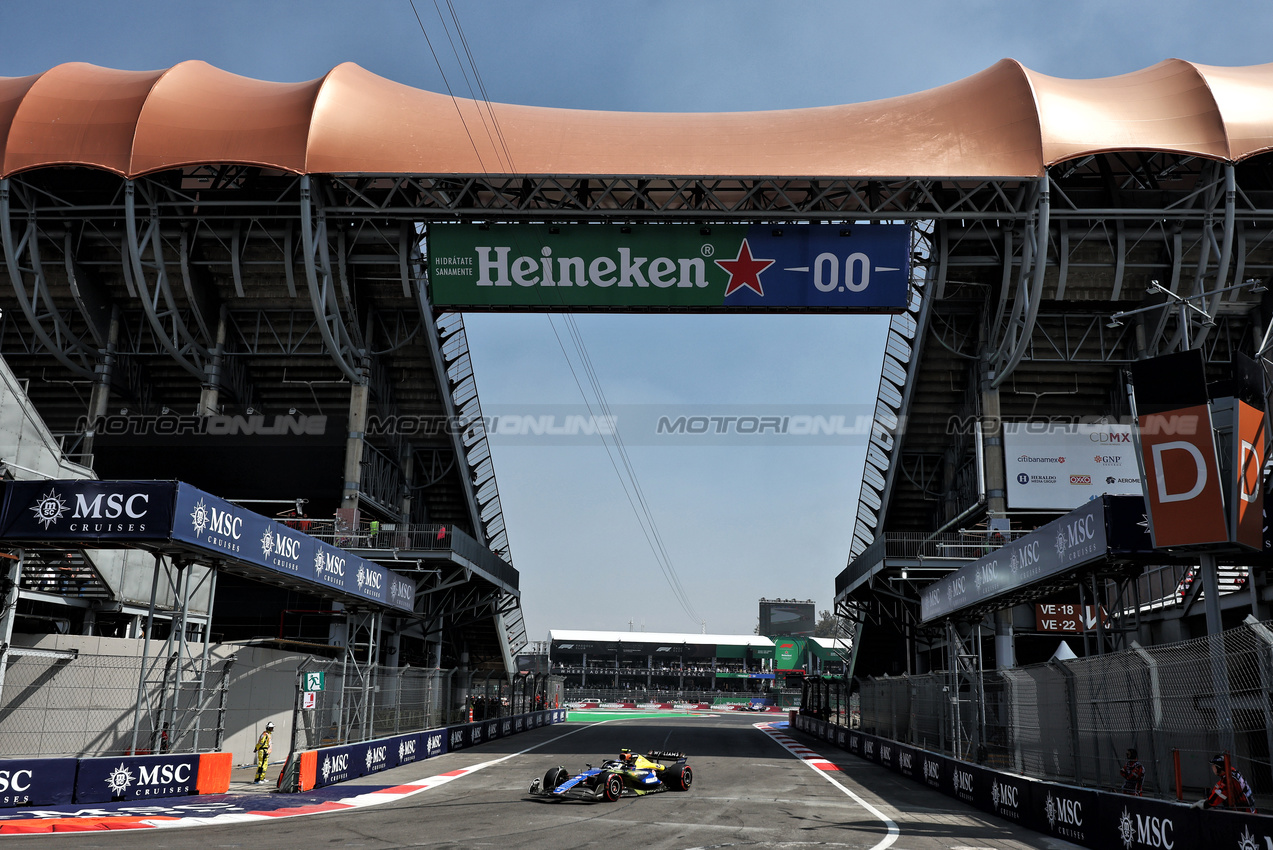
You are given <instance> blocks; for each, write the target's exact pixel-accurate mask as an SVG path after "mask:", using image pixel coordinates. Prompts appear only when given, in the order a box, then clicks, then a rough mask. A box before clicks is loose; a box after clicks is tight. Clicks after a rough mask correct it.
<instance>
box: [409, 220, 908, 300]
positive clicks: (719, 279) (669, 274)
mask: <svg viewBox="0 0 1273 850" xmlns="http://www.w3.org/2000/svg"><path fill="white" fill-rule="evenodd" d="M428 250H429V288H430V297H431V298H432V301H433V304H434V306H436V307H447V308H462V309H466V310H484V309H485V310H499V309H512V310H543V311H550V310H589V309H592V310H625V309H628V310H640V311H644V310H673V311H681V310H684V311H706V310H725V311H738V312H748V311H751V312H764V311H768V310H815V311H829V312H841V313H870V312H900V311H901V310H903V309H905V307H906V302H907V296H908V285H909V282H910V227H909V226H908V225H902V224H873V225H853V226H852V227H841V226H838V225H829V224H827V225H824V224H809V225H781V226H778V227H775V226H773V225H760V224H751V225H747V224H737V225H712V226H711V227H702V226H699V225H695V224H637V225H631V226H619V225H612V224H576V225H560V226H549V225H541V224H522V225H519V224H509V225H466V224H456V225H433V226H431V227H430V228H429V235H428Z"/></svg>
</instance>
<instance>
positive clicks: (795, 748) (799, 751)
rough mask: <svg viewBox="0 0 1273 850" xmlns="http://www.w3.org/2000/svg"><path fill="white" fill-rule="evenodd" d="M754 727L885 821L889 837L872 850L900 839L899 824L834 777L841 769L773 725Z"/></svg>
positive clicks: (878, 849) (766, 724)
mask: <svg viewBox="0 0 1273 850" xmlns="http://www.w3.org/2000/svg"><path fill="white" fill-rule="evenodd" d="M753 725H754V726H755V727H756V728H757V729H759V730H760V731H761V732H764V733H765V734H766V735H768V736H769V737H770V738H772V739H773V740H774V741H775V742H777V744H778V746H780V747H782V748H783V749H784V750H786V751H787V752H789V753H791V754H792V755H793V756H795V757H796V758H798V759H800V760H801V761H802V762H804V763H805V764H807V765H809V768H810V769H811V770H814V771H816V772H817V773H818V775H820V776H821V777H822V778H823V779H825V780H826V781H827V782H830V783H831V784H832V785H834V786H835V787H836V788H839V789H840V790H841V791H843V792H844V793H845V794H847V795H848V796H850V797H852V798H853V799H854V800H855V801H856V802H857V803H858V804H859V805H861V806H862V808H864V809H866V810H867V811H868V812H870V813H871V814H873V815H875V817H877V818H879V819H880V820H882V821H884V825H885V826H887V827H888V835H886V836H884V838H883V840H882V841H880V843H879V844H876V845H875V846H874V847H872V848H871V850H884V848H885V847H889V846H891V845H892V844H893V842H894V841H897V839H898V837H899V836H900V835H901V830H900V829H898V828H897V824H896V823H894V822H893V821H892V820H891V819H890V818H889V817H888V815H886V814H884V813H883V812H881V811H880V810H879V809H877V808H875V807H874V806H872V805H871V804H870V803H868V802H867V801H866V800H864V799H862V798H861V797H860V796H858V795H857V794H856V793H854V792H853V790H852V789H850V788H847V787H845V786H844V785H843V784H841V782H840V781H839V780H838V779H836V778H835V777H834V776H833V775H832V774H833V773H839V772H840V768H838V767H836V766H835V765H834V764H832V762H831V761H830V760H829V759H826V758H824V757H823V756H821V755H819V754H818V753H816V752H814V751H813V750H811V749H809V748H808V747H806V746H805V745H804V744H802V743H800V742H799V741H797V740H796V739H795V738H792V737H790V736H788V735H786V734H784V733H782V732H778V731H776V730H775V729H774V728H773V725H772V724H771V723H756V724H753Z"/></svg>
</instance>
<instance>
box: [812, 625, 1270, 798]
mask: <svg viewBox="0 0 1273 850" xmlns="http://www.w3.org/2000/svg"><path fill="white" fill-rule="evenodd" d="M858 684H859V689H860V690H859V694H855V695H854V696H858V697H859V699H860V720H857V718H856V717H855V716H854V715H855V712H854V711H853V710H851V709H850V708H849V706H850V701H849V700H848V699H847V695H846V694H844V693H843V691H844V690H845V688H844V687H843V682H838V683H836V682H829V683H828V682H823V683H822V685H821V687H822V689H823V690H822V691H821V692H819V693H818V694H816V695H815V696H813V697H810V696H809V695H806V699H809V700H810V704H811V705H814V706H817V707H818V708H815V709H812V712H813V713H818V712H820V711H821V712H825V713H826V714H827V715H828V717H827V718H826V719H830V720H831V722H834V723H839V724H841V725H848V726H859V727H860V728H861V730H862V731H863V732H866V733H868V734H874V735H879V736H882V737H886V738H891V739H893V740H895V741H899V742H902V743H907V744H912V745H915V746H919V747H922V748H924V749H928V750H932V751H934V752H940V753H945V754H948V755H952V756H954V757H956V758H961V759H964V760H967V761H974V762H977V763H979V764H984V765H986V766H988V767H991V768H995V769H998V770H1005V771H1009V772H1012V773H1017V774H1020V775H1023V776H1028V777H1032V778H1036V779H1046V780H1053V781H1060V782H1065V783H1071V784H1076V785H1082V786H1087V787H1093V788H1105V789H1110V790H1116V789H1118V788H1119V787H1121V784H1122V779H1121V777H1120V776H1119V768H1120V767H1121V766H1122V765H1123V762H1124V753H1125V752H1126V750H1127V749H1128V748H1134V749H1136V750H1137V753H1138V758H1139V760H1140V761H1141V762H1142V763H1143V764H1144V766H1145V783H1144V793H1145V795H1146V796H1155V797H1159V798H1163V799H1168V798H1175V797H1176V796H1177V793H1178V789H1177V780H1176V776H1177V766H1178V768H1179V775H1180V777H1181V779H1180V789H1179V790H1180V791H1181V792H1183V793H1184V794H1185V796H1186V797H1189V796H1195V797H1196V796H1198V795H1199V794H1200V793H1201V792H1202V791H1203V790H1205V789H1206V788H1209V787H1210V786H1211V784H1212V782H1214V778H1213V777H1212V774H1211V772H1210V769H1209V762H1210V760H1211V758H1212V757H1214V756H1215V755H1216V754H1218V753H1222V752H1227V753H1229V754H1230V756H1231V759H1232V761H1233V763H1234V764H1235V766H1236V767H1237V768H1238V769H1239V770H1240V771H1241V772H1242V774H1243V775H1244V776H1245V777H1246V778H1247V780H1248V782H1250V783H1251V785H1252V787H1253V788H1254V790H1255V792H1256V797H1257V801H1258V802H1260V803H1261V805H1262V806H1263V805H1267V801H1268V800H1269V799H1270V798H1273V770H1271V769H1270V752H1273V701H1271V699H1273V630H1270V628H1269V627H1268V625H1266V624H1264V623H1260V622H1258V621H1256V620H1254V619H1253V618H1248V620H1247V622H1246V623H1244V624H1243V625H1241V626H1240V627H1238V628H1235V629H1230V630H1228V631H1226V632H1223V633H1222V634H1220V635H1217V636H1214V637H1204V638H1197V639H1195V640H1190V641H1184V642H1181V643H1174V644H1165V645H1160V646H1156V647H1152V648H1149V647H1140V646H1138V645H1135V644H1133V648H1132V649H1130V650H1128V651H1125V652H1117V653H1109V654H1105V655H1100V656H1094V657H1089V658H1079V659H1071V660H1069V661H1050V662H1048V663H1046V664H1036V665H1031V666H1027V667H1020V668H1014V669H1009V670H985V671H969V670H964V671H962V672H960V673H958V674H952V673H951V672H940V673H931V674H926V675H918V676H901V677H896V678H890V677H884V678H874V677H871V678H867V679H865V680H860V681H859V683H858ZM855 720H857V722H854V721H855Z"/></svg>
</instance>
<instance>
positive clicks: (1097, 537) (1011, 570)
mask: <svg viewBox="0 0 1273 850" xmlns="http://www.w3.org/2000/svg"><path fill="white" fill-rule="evenodd" d="M1112 498H1116V497H1112V496H1103V497H1101V498H1099V499H1096V500H1095V501H1091V502H1088V503H1087V504H1086V505H1084V506H1083V507H1081V508H1079V509H1077V510H1073V511H1070V512H1069V513H1068V514H1066V515H1065V516H1063V517H1061V518H1060V519H1057V520H1053V521H1052V522H1050V523H1048V524H1047V525H1045V526H1043V527H1042V528H1039V529H1038V530H1037V531H1034V532H1033V533H1031V534H1027V535H1026V536H1024V537H1021V538H1018V539H1016V540H1013V541H1012V542H1011V543H1008V544H1007V545H1005V546H1003V547H1001V548H999V549H997V550H995V551H994V552H993V553H991V554H989V555H987V556H985V557H984V558H981V559H979V560H977V561H974V562H973V563H971V564H969V565H968V566H966V567H962V568H960V569H959V570H956V571H955V572H953V573H951V574H950V575H948V576H946V577H944V578H942V579H940V580H938V581H935V582H933V583H932V584H931V585H929V586H928V587H926V588H924V591H923V595H922V596H921V597H920V619H921V621H923V622H925V623H926V622H929V621H930V620H934V619H936V618H938V617H943V616H945V615H947V614H950V613H951V612H953V611H958V610H960V609H961V608H967V607H968V606H970V605H976V604H979V603H981V602H985V601H986V600H989V599H993V598H995V597H996V596H1001V595H1003V594H1005V593H1009V592H1011V591H1014V590H1018V589H1020V588H1022V587H1025V586H1026V585H1029V584H1033V583H1034V582H1037V581H1041V580H1043V579H1045V578H1048V577H1050V576H1054V575H1057V574H1058V573H1063V572H1065V571H1066V570H1072V569H1074V568H1075V567H1079V566H1082V565H1083V564H1086V563H1088V562H1089V561H1094V560H1096V559H1098V558H1103V557H1105V555H1106V553H1107V552H1108V551H1109V543H1108V541H1107V539H1106V516H1105V503H1106V501H1107V500H1109V499H1112Z"/></svg>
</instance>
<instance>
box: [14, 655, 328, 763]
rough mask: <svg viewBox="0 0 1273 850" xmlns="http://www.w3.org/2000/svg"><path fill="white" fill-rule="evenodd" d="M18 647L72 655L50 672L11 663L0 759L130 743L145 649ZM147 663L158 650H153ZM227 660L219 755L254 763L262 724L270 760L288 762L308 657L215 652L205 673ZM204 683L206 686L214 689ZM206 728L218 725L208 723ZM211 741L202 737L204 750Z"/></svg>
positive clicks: (36, 664)
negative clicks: (300, 677) (269, 726)
mask: <svg viewBox="0 0 1273 850" xmlns="http://www.w3.org/2000/svg"><path fill="white" fill-rule="evenodd" d="M13 644H14V645H15V646H26V647H34V648H37V649H59V650H67V649H75V650H78V651H79V653H80V655H79V657H78V658H76V659H75V660H73V661H69V662H64V663H62V664H54V663H53V662H50V661H46V660H44V659H31V658H23V657H18V658H15V659H12V660H11V661H10V664H9V667H8V672H7V674H6V678H5V683H4V691H3V693H0V752H4V753H10V754H15V755H16V754H24V755H38V754H41V753H55V752H56V753H67V752H75V751H78V750H84V751H96V752H105V751H117V752H118V751H123V750H125V749H127V748H128V747H129V745H130V743H131V738H132V726H133V705H134V704H135V703H136V697H137V691H136V689H137V669H138V662H139V660H140V658H141V654H142V641H141V640H130V639H126V638H108V637H90V636H83V635H17V634H15V635H14V636H13ZM150 651H151V656H152V658H153V657H154V656H155V655H156V654H157V653H159V652H162V651H163V644H162V643H161V642H155V643H152V644H151V648H150ZM230 655H234V656H236V660H235V663H234V665H233V667H232V668H231V671H230V685H229V691H228V694H227V700H226V716H225V741H224V744H223V747H222V748H223V749H224V750H227V751H229V752H232V753H233V754H234V762H235V764H247V763H249V762H251V761H252V748H253V746H255V744H256V739H257V737H258V736H259V735H260V734H261V731H262V730H263V729H264V728H265V724H266V722H267V721H271V720H272V721H274V724H275V730H274V749H273V754H272V760H275V761H277V760H281V759H283V758H285V757H286V756H287V750H288V747H289V745H290V741H291V735H292V708H293V705H294V704H295V699H296V672H297V668H298V667H299V665H300V663H301V662H302V661H303V660H305V659H306V658H308V657H309V656H304V655H297V654H294V653H287V652H282V651H279V650H275V649H263V648H260V647H243V646H233V645H216V646H213V647H211V649H210V652H209V658H210V661H209V667H210V669H213V670H214V671H215V670H218V669H220V668H219V663H220V662H221V661H224V660H225V659H226V658H227V657H229V656H230ZM212 680H213V677H209V683H208V684H209V685H211V684H214V682H213V681H212ZM205 717H206V718H207V719H206V720H205V722H204V723H203V726H204V728H205V729H208V728H210V727H212V726H214V725H215V718H214V717H213V716H212V715H210V714H209V715H205ZM148 733H149V724H148V723H147V722H146V720H145V719H143V722H142V734H141V737H140V738H139V741H138V748H139V749H145V748H147V747H149V744H150V740H149V734H148ZM212 741H213V738H212V736H211V735H210V734H207V733H205V734H204V735H203V736H202V737H201V743H202V746H203V747H205V748H208V749H210V748H211V746H212Z"/></svg>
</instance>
